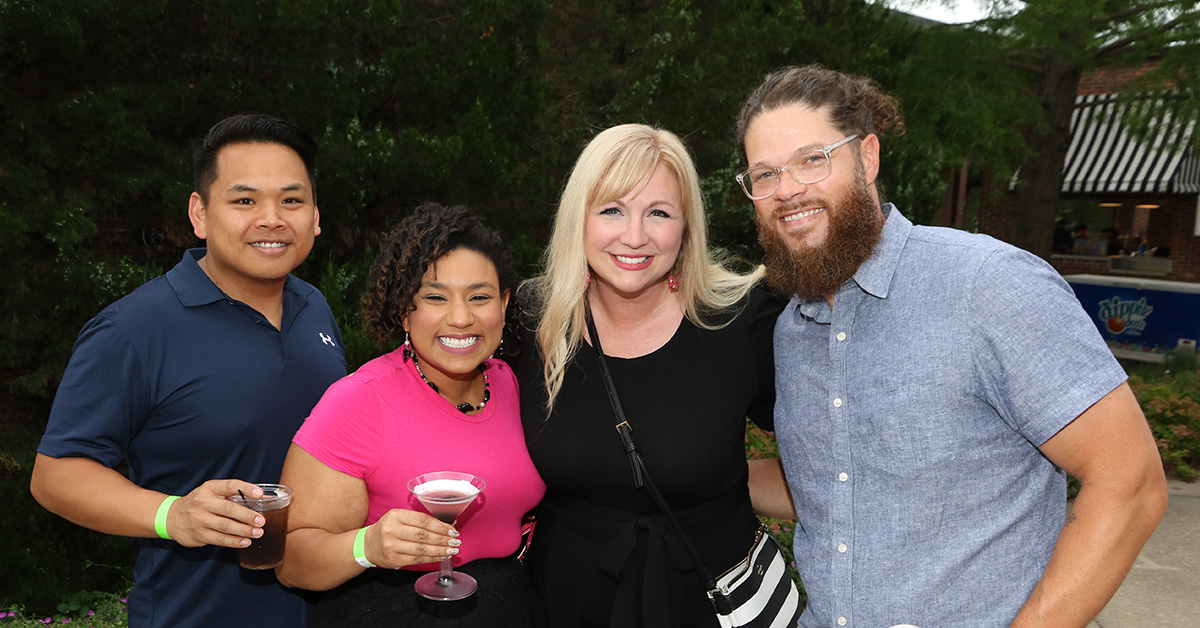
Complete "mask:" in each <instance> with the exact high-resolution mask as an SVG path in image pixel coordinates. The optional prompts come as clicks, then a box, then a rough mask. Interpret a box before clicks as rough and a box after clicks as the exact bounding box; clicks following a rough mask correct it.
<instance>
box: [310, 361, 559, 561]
mask: <svg viewBox="0 0 1200 628" xmlns="http://www.w3.org/2000/svg"><path fill="white" fill-rule="evenodd" d="M485 364H486V367H487V375H488V384H489V386H490V387H491V391H492V396H491V399H490V400H489V401H488V403H487V405H486V406H484V408H483V410H482V411H481V412H479V413H478V414H474V415H467V414H463V413H462V412H459V411H458V409H457V408H455V407H454V406H452V405H451V404H450V402H449V401H446V399H444V398H443V397H442V396H441V395H439V394H438V393H436V392H434V391H433V389H432V388H430V387H429V386H428V385H427V384H425V382H423V381H422V380H421V377H420V375H418V374H417V371H416V369H415V368H414V367H413V364H412V362H411V361H409V362H405V361H404V358H403V354H402V352H401V350H396V351H393V352H392V353H389V354H386V355H383V356H380V357H378V358H376V359H374V360H371V361H370V362H368V363H366V364H364V365H363V366H362V368H360V369H358V371H356V372H354V373H353V374H351V375H349V376H347V377H345V378H343V379H341V380H339V381H337V382H336V383H334V384H333V386H330V387H329V390H327V391H325V395H324V396H323V397H322V398H321V401H320V402H319V403H318V404H317V406H316V407H315V408H313V411H312V414H311V415H309V417H308V419H307V420H306V421H305V422H304V425H302V426H301V427H300V431H299V432H297V433H296V436H295V438H293V439H292V440H293V442H295V443H296V444H297V445H299V446H300V447H301V448H303V449H304V451H307V452H308V453H309V454H311V455H312V456H313V457H315V458H316V459H317V460H320V461H321V462H322V463H324V464H325V465H327V466H328V467H330V468H331V469H334V470H337V471H341V472H343V473H346V474H348V475H352V476H354V477H356V478H361V479H362V480H363V481H364V482H366V485H367V497H368V499H369V507H368V509H367V521H366V524H371V523H374V522H376V521H378V520H379V518H380V517H382V516H383V515H384V513H386V512H387V511H388V510H390V509H392V508H405V509H408V510H416V511H418V512H428V511H426V510H425V507H424V506H422V505H421V503H420V502H419V501H417V499H416V497H413V495H412V494H411V493H410V492H409V490H408V481H409V480H410V479H411V478H413V477H414V476H417V475H420V474H422V473H428V472H431V471H465V472H467V473H472V474H474V475H476V476H478V477H480V478H482V479H483V481H484V482H485V483H486V487H485V488H484V490H483V492H482V493H480V494H479V496H478V497H476V498H475V501H474V502H473V503H472V504H471V505H470V506H468V507H467V509H466V510H465V511H463V513H462V515H460V516H459V518H458V523H457V524H456V525H455V527H456V528H457V529H458V531H459V532H460V533H461V534H462V541H463V544H462V552H461V553H460V554H459V555H458V556H456V557H455V558H454V564H455V565H461V564H464V563H467V562H470V561H472V560H475V559H477V558H499V557H504V556H509V555H511V554H512V553H513V552H515V551H516V550H517V547H518V546H519V545H520V541H521V519H522V517H523V516H524V515H525V513H527V512H529V511H530V510H532V509H533V507H534V506H536V505H537V503H538V502H539V501H541V499H542V495H544V494H545V492H546V484H545V483H544V482H542V478H541V476H539V475H538V472H537V469H535V468H534V466H533V461H532V460H530V458H529V452H528V451H527V450H526V448H525V434H524V431H523V430H522V428H521V419H520V414H519V412H520V411H519V403H518V397H517V382H516V377H515V376H514V375H513V372H512V370H510V369H509V367H508V365H507V364H505V363H504V362H501V361H499V360H492V359H489V360H487V361H486V362H485ZM297 498H302V496H300V495H297ZM435 568H436V564H435V563H430V564H428V565H417V566H414V567H413V569H417V570H426V571H427V570H430V569H435Z"/></svg>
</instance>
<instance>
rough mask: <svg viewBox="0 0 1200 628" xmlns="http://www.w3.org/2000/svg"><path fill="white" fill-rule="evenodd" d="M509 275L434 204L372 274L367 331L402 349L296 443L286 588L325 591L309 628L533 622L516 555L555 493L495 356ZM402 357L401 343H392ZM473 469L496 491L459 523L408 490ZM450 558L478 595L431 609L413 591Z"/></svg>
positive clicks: (459, 219) (496, 253)
mask: <svg viewBox="0 0 1200 628" xmlns="http://www.w3.org/2000/svg"><path fill="white" fill-rule="evenodd" d="M514 282H515V276H514V273H513V271H512V264H511V261H510V258H509V256H508V253H507V252H506V250H505V248H504V245H503V243H502V242H501V240H500V238H499V236H498V235H497V234H496V233H495V232H493V231H491V230H489V229H487V228H486V227H484V226H483V224H482V223H481V222H480V221H479V219H478V218H477V217H475V216H474V215H473V214H472V213H471V212H470V211H469V210H467V209H466V208H465V207H452V208H445V207H442V206H441V205H437V204H433V203H429V204H426V205H422V206H421V207H419V208H417V210H416V211H415V212H414V213H413V215H412V216H409V217H408V218H406V219H405V220H404V221H403V222H401V223H400V225H399V226H397V227H396V229H395V230H394V231H392V233H391V234H389V236H388V238H387V239H386V241H385V242H384V244H383V248H382V251H381V252H380V254H379V256H378V257H377V258H376V260H375V264H374V266H373V267H372V269H371V276H370V286H369V289H368V292H367V295H366V298H365V299H364V302H363V303H364V304H363V322H364V323H365V325H366V327H367V329H368V330H369V331H371V332H373V333H374V334H375V335H376V336H377V338H378V339H379V340H380V342H381V343H385V342H389V341H390V342H395V341H396V340H398V339H399V338H401V337H402V338H403V339H404V344H403V345H402V346H401V347H400V348H399V349H396V350H394V351H392V352H391V353H387V354H385V355H383V356H381V357H379V358H376V359H374V360H372V361H370V362H368V363H366V364H364V365H363V366H362V367H361V368H359V369H358V371H356V372H355V373H354V374H352V375H350V376H348V377H346V378H344V379H342V380H341V381H338V382H337V383H335V384H334V385H333V386H331V387H330V388H329V390H328V391H326V393H325V395H324V396H323V397H322V398H321V401H320V403H318V404H317V406H316V407H315V408H314V409H313V412H312V415H311V416H309V418H308V420H307V421H306V422H305V423H304V425H303V426H302V427H301V428H300V431H299V432H298V433H297V434H296V436H295V438H294V439H293V443H292V447H291V450H290V451H289V452H288V457H287V461H286V463H285V464H284V468H283V479H282V482H283V483H285V484H287V485H289V486H291V487H292V488H293V489H294V490H295V497H294V498H293V500H292V505H291V507H290V510H291V513H290V515H289V519H290V520H289V532H288V543H287V554H286V557H285V560H284V563H283V565H282V566H281V567H279V568H278V569H277V570H276V571H277V573H278V575H279V579H280V581H281V582H283V583H284V584H285V585H288V586H294V587H300V588H304V589H311V590H316V591H325V592H326V593H324V594H323V595H322V598H321V600H320V602H319V603H318V605H317V607H316V611H315V614H314V616H313V620H312V622H311V623H310V626H360V625H361V626H484V627H486V626H501V625H503V626H526V625H531V624H532V619H531V618H532V613H533V608H532V606H531V600H532V597H531V596H530V588H529V580H528V576H527V575H526V572H525V570H524V569H523V568H522V567H521V565H520V563H519V562H518V560H517V558H516V557H515V554H516V553H517V551H518V549H519V547H520V546H521V529H522V518H523V516H524V515H525V513H526V512H528V511H529V510H531V509H532V508H533V507H534V506H535V505H536V504H537V503H538V502H539V501H540V500H541V498H542V495H543V494H544V493H545V490H546V486H545V484H544V483H543V482H542V480H541V478H540V477H539V476H538V473H537V470H536V469H535V468H534V466H533V462H532V461H531V460H530V458H529V453H528V451H527V450H526V448H525V437H524V432H523V430H522V427H521V421H520V416H519V412H518V397H517V386H516V378H515V377H514V375H513V373H512V371H511V370H510V369H509V368H508V366H507V365H506V364H505V363H504V362H502V361H500V360H496V359H494V358H492V357H491V356H492V354H493V353H495V352H496V351H497V350H498V349H499V348H500V347H501V345H502V337H503V335H504V333H505V329H506V323H507V322H508V321H509V320H510V316H509V315H508V314H509V312H508V301H509V295H510V294H511V289H512V286H513V285H514ZM392 346H395V345H392ZM431 471H465V472H467V473H472V474H474V475H476V476H479V477H480V478H482V479H483V480H484V481H485V482H486V484H487V486H486V488H485V490H484V491H483V492H482V493H480V494H479V496H478V497H477V498H476V499H475V501H474V502H473V503H472V504H471V505H470V506H469V507H468V508H467V509H466V510H465V511H464V512H463V513H462V514H461V515H460V516H459V518H458V520H457V522H456V523H455V525H454V526H453V527H452V526H450V525H447V524H444V523H441V522H440V521H438V520H437V519H435V518H434V517H432V516H430V515H429V514H428V513H427V511H426V510H425V508H424V507H423V506H422V505H421V504H420V502H418V501H417V500H416V498H415V497H413V496H412V495H411V494H410V493H409V491H408V487H407V484H408V480H409V479H410V478H412V477H414V476H417V475H420V474H422V473H428V472H431ZM446 556H452V557H453V562H454V567H455V569H456V570H459V569H461V570H462V571H463V572H465V573H467V574H470V575H471V576H472V577H474V578H475V579H476V580H477V581H478V583H479V586H478V590H477V592H476V593H475V594H474V595H472V596H471V597H468V598H466V599H463V600H459V601H452V602H443V601H430V600H426V599H424V598H422V597H420V596H418V595H417V594H416V592H415V591H414V589H413V583H414V582H415V581H416V579H417V578H418V577H419V576H421V575H422V574H424V573H426V572H428V571H433V570H436V569H437V561H438V560H440V559H442V558H445V557H446Z"/></svg>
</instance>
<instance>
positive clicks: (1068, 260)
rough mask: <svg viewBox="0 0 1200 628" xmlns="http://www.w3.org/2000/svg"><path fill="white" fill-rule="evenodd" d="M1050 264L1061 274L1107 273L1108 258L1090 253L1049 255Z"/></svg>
mask: <svg viewBox="0 0 1200 628" xmlns="http://www.w3.org/2000/svg"><path fill="white" fill-rule="evenodd" d="M1050 264H1051V265H1052V266H1054V270H1057V271H1058V272H1059V273H1060V274H1063V275H1107V274H1108V258H1107V257H1096V256H1092V255H1051V256H1050Z"/></svg>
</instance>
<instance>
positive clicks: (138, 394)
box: [30, 115, 346, 628]
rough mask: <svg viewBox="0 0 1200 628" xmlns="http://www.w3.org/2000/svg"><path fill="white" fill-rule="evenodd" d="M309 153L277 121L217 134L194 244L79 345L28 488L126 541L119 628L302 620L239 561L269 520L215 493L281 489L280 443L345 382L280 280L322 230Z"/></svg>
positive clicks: (318, 304)
mask: <svg viewBox="0 0 1200 628" xmlns="http://www.w3.org/2000/svg"><path fill="white" fill-rule="evenodd" d="M315 157H316V145H315V144H314V143H313V141H312V139H311V138H310V137H309V136H308V134H307V133H305V132H304V131H303V130H301V129H299V128H297V127H295V126H293V125H291V124H288V123H286V122H284V121H282V120H278V119H276V118H272V117H269V116H262V115H240V116H234V117H231V118H227V119H225V120H223V121H222V122H220V123H218V124H217V125H216V126H214V127H213V128H212V129H211V130H210V131H209V133H208V135H207V137H206V138H205V140H204V142H203V144H202V145H201V146H200V148H199V149H198V150H197V151H196V154H195V159H194V164H193V183H194V185H195V188H194V189H195V191H194V192H193V193H192V194H191V198H190V200H189V203H188V217H189V219H190V220H191V223H192V228H193V230H194V231H195V234H196V236H197V237H198V238H200V239H201V240H204V241H205V242H206V244H207V247H206V248H203V249H193V250H190V251H187V252H186V253H184V256H183V260H182V261H180V262H179V264H177V265H176V266H175V267H174V268H173V269H171V270H170V271H169V272H168V273H167V274H166V275H164V276H162V277H159V278H157V279H153V280H151V281H149V282H147V283H146V284H144V285H142V286H141V287H140V288H138V289H137V290H135V291H134V292H132V293H130V294H129V295H127V296H125V297H124V298H122V299H120V300H118V301H117V302H116V303H113V304H112V305H110V306H108V307H107V308H105V309H104V310H103V311H102V312H100V314H98V315H97V316H96V317H95V318H93V319H92V320H90V321H88V323H87V324H86V325H85V326H84V328H83V330H82V331H81V332H80V334H79V339H78V340H77V341H76V343H75V349H74V351H73V352H72V354H71V360H70V363H69V364H68V365H67V370H66V372H65V373H64V374H63V380H62V383H61V384H60V385H59V388H58V392H57V393H56V395H55V398H54V406H53V408H52V409H51V412H50V420H49V422H48V423H47V427H46V433H45V435H44V436H43V438H42V442H41V445H40V446H39V447H38V455H37V459H36V461H35V463H34V468H33V478H32V480H31V483H30V488H31V490H32V492H33V495H34V497H35V498H36V499H37V500H38V501H39V502H40V503H41V504H42V505H43V506H45V507H46V508H47V509H48V510H50V511H51V512H54V513H57V514H59V515H61V516H63V517H64V518H66V519H69V520H70V521H73V522H75V523H77V524H79V525H82V526H85V527H88V528H91V529H93V530H98V531H100V532H105V533H108V534H119V535H123V536H129V537H133V538H134V539H135V541H136V543H137V545H138V557H137V562H136V564H135V566H134V585H133V591H132V592H131V593H130V595H129V625H130V627H131V628H147V627H163V628H167V627H169V628H181V627H195V628H209V627H212V626H240V625H253V626H256V627H258V628H262V627H277V628H293V627H295V626H303V625H304V624H305V618H306V614H307V609H308V607H309V604H308V602H307V601H306V600H305V599H304V598H303V597H302V596H301V595H300V594H298V593H297V592H295V591H294V590H290V589H286V588H284V587H283V586H282V585H280V584H279V581H278V580H276V579H275V572H274V571H273V570H265V571H251V570H246V569H241V568H240V567H239V566H238V559H237V552H236V550H237V549H238V548H243V547H247V546H248V545H250V542H251V539H254V538H258V537H261V536H262V534H263V526H264V525H265V523H266V522H265V520H264V518H263V516H262V515H260V514H258V513H256V512H254V511H252V510H250V509H248V508H245V507H243V506H240V505H237V504H235V503H234V502H233V501H230V500H229V499H228V498H229V497H232V496H236V495H238V494H239V493H244V494H245V495H246V496H248V497H261V496H262V494H263V491H262V489H260V488H259V487H258V486H257V484H258V483H276V482H278V481H279V475H280V472H281V470H282V469H283V460H284V456H285V455H286V454H287V449H288V446H289V445H290V443H291V439H292V436H293V435H294V434H295V433H296V430H297V429H298V428H299V427H300V424H301V423H302V422H303V421H304V419H305V417H307V416H308V413H309V412H310V411H311V410H312V407H313V406H314V405H315V404H316V402H317V400H319V399H320V398H321V395H322V393H324V392H325V389H326V388H327V387H328V386H329V385H330V384H331V383H333V382H334V381H336V380H337V379H338V378H340V377H343V376H344V375H345V374H346V360H345V356H344V355H343V353H342V346H341V335H340V334H339V333H338V328H337V323H336V321H335V320H334V317H333V313H332V312H330V310H329V305H328V304H327V303H326V302H325V299H324V297H323V296H321V293H320V292H319V291H317V289H316V288H314V287H313V286H311V285H309V284H307V283H305V282H303V281H301V280H300V279H297V278H296V277H293V276H292V275H291V274H290V273H291V272H292V271H293V270H294V269H295V268H296V267H297V266H299V265H300V263H301V262H303V261H304V259H305V258H306V257H307V256H308V253H309V251H310V250H312V245H313V240H314V238H315V237H316V236H317V235H318V234H320V232H321V228H320V214H319V212H318V210H317V199H316V178H315V170H316V165H315ZM123 461H124V462H128V465H129V477H125V476H124V475H122V474H121V473H120V472H118V471H117V470H116V467H117V466H118V465H119V464H120V463H122V462H123ZM296 498H297V499H303V496H302V495H298V496H296Z"/></svg>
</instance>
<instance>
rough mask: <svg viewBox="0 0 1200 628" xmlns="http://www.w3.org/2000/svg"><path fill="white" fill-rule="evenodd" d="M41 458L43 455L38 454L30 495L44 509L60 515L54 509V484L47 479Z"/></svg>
mask: <svg viewBox="0 0 1200 628" xmlns="http://www.w3.org/2000/svg"><path fill="white" fill-rule="evenodd" d="M41 458H42V455H41V454H38V457H37V459H36V460H35V461H34V463H33V474H32V475H31V476H30V478H29V494H30V495H33V499H34V500H35V501H36V502H37V503H39V504H41V506H42V508H45V509H46V510H49V511H50V512H52V513H54V514H58V511H57V510H56V509H55V508H54V504H55V499H54V491H53V488H54V483H53V482H51V481H50V480H49V479H48V478H47V477H46V476H47V471H46V468H45V464H44V463H43V462H42V459H41Z"/></svg>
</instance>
